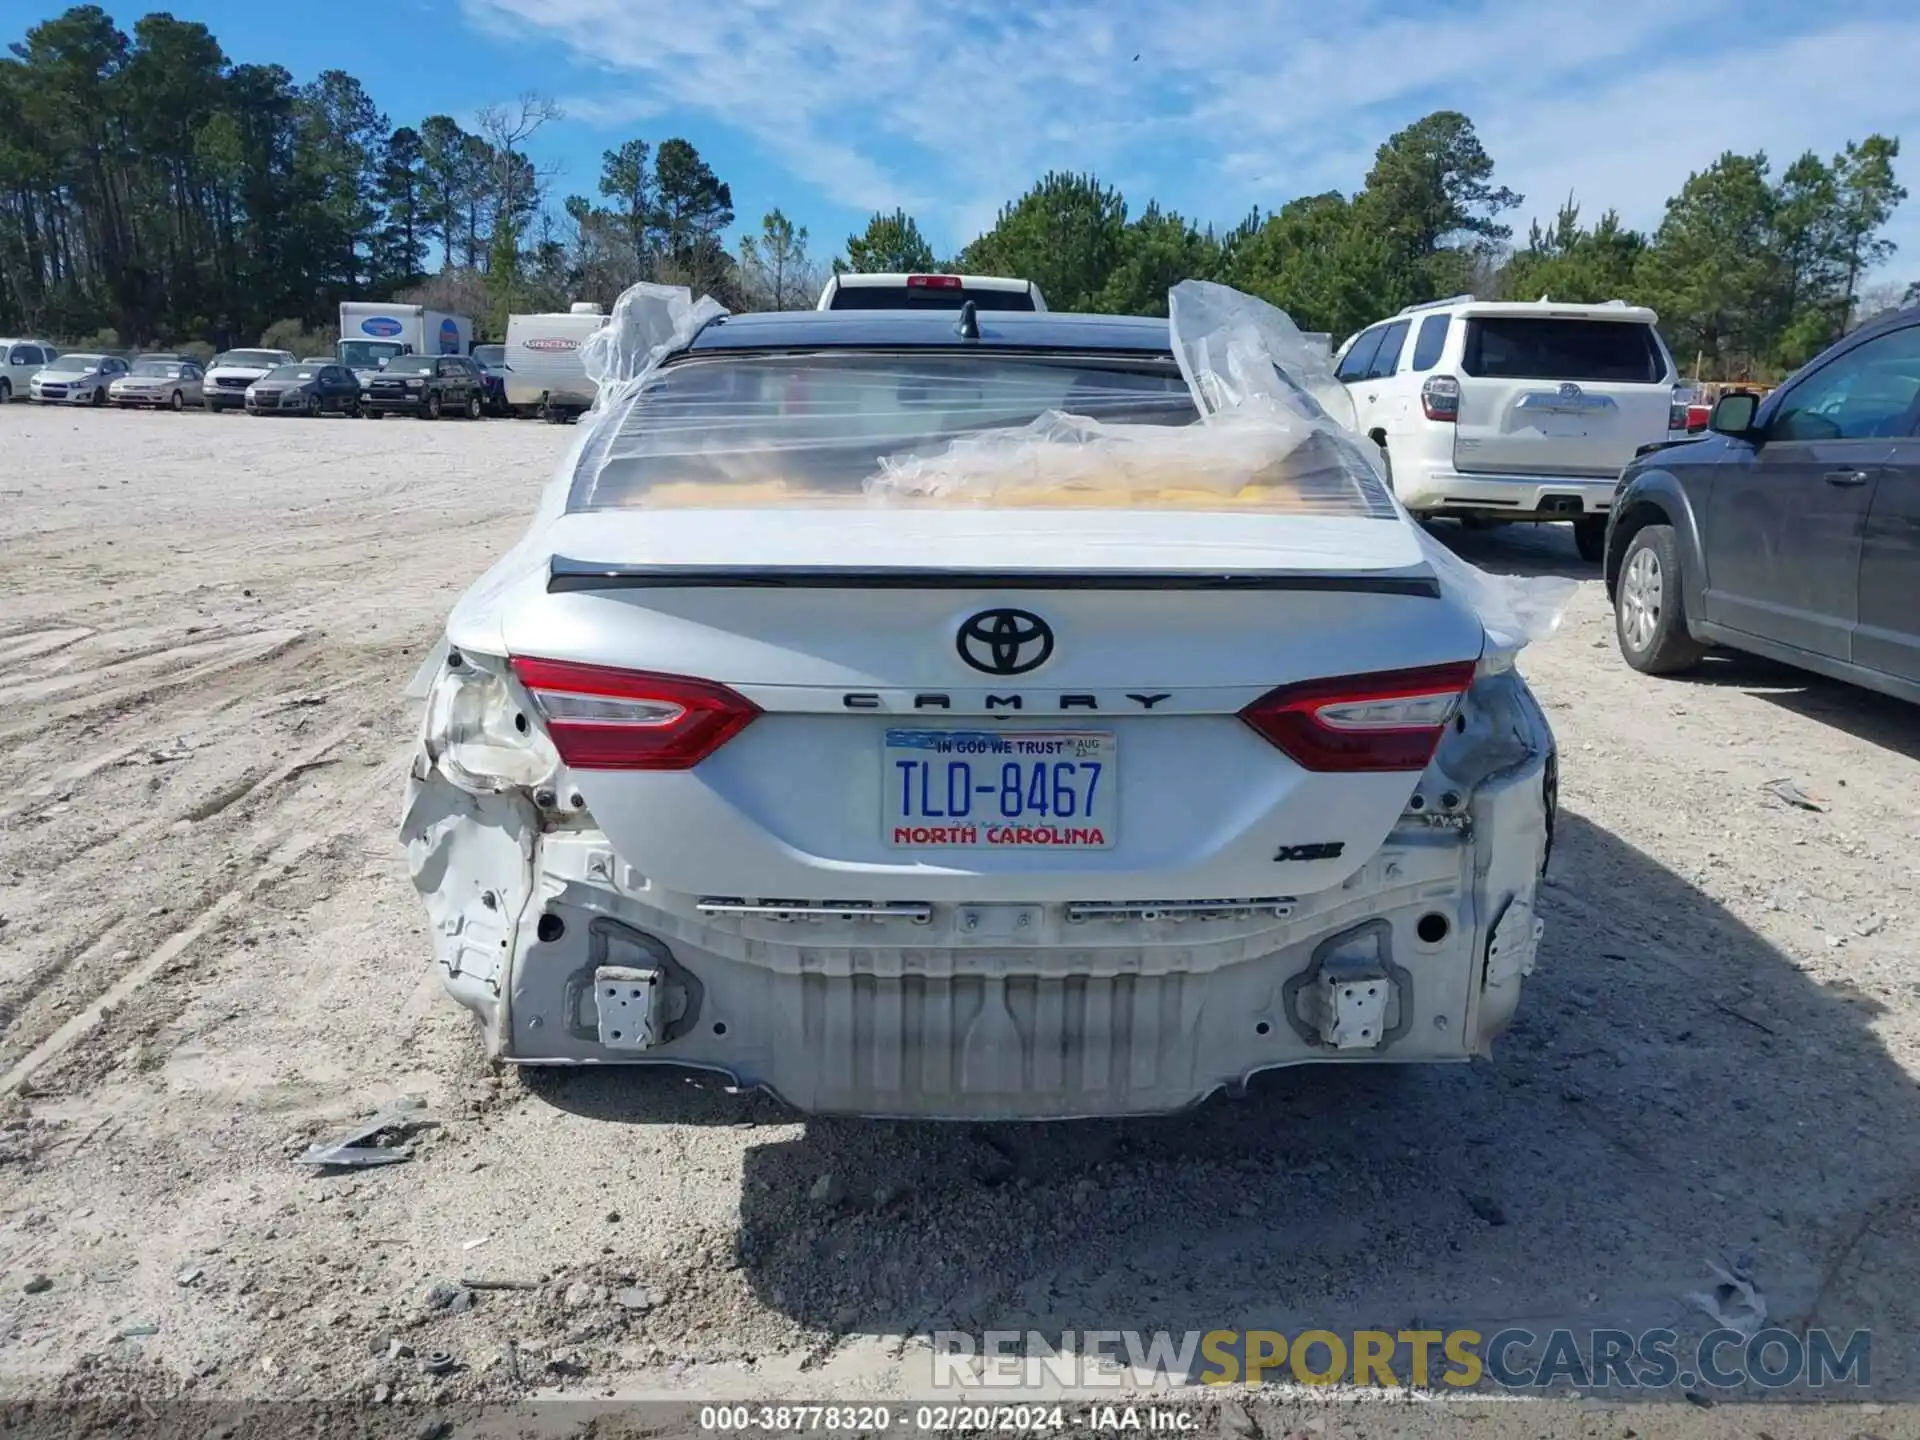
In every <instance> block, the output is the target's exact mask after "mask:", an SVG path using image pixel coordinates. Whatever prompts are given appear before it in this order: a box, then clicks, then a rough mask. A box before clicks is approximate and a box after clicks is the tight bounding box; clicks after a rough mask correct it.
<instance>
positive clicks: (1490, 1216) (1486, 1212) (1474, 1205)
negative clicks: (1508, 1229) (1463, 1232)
mask: <svg viewBox="0 0 1920 1440" xmlns="http://www.w3.org/2000/svg"><path fill="white" fill-rule="evenodd" d="M1466 1198H1467V1208H1468V1209H1469V1210H1471V1211H1473V1213H1474V1214H1475V1215H1477V1216H1478V1217H1479V1218H1480V1219H1482V1220H1484V1221H1486V1223H1487V1224H1489V1225H1504V1224H1506V1223H1507V1212H1506V1211H1505V1210H1503V1209H1502V1208H1501V1206H1500V1202H1499V1201H1498V1200H1495V1199H1493V1198H1491V1197H1490V1196H1486V1195H1469V1196H1467V1197H1466Z"/></svg>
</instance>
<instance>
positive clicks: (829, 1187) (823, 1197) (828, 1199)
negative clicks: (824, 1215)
mask: <svg viewBox="0 0 1920 1440" xmlns="http://www.w3.org/2000/svg"><path fill="white" fill-rule="evenodd" d="M846 1198H847V1187H846V1186H845V1185H844V1184H843V1183H842V1182H841V1180H840V1177H839V1176H838V1175H822V1176H821V1177H820V1178H819V1179H818V1180H816V1181H814V1182H813V1188H812V1189H811V1190H809V1191H807V1199H809V1200H811V1201H812V1202H813V1203H814V1204H815V1205H826V1206H833V1205H838V1204H839V1203H840V1202H841V1201H842V1200H844V1199H846Z"/></svg>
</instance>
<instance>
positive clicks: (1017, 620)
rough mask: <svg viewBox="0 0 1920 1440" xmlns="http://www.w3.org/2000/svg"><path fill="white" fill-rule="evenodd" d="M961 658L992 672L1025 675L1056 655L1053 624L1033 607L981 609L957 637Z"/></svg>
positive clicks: (966, 623)
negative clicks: (1029, 608)
mask: <svg viewBox="0 0 1920 1440" xmlns="http://www.w3.org/2000/svg"><path fill="white" fill-rule="evenodd" d="M954 648H955V649H957V650H958V651H959V652H960V658H961V659H962V660H964V661H966V662H967V664H969V665H971V666H972V667H973V668H974V669H976V670H984V671H985V672H986V673H987V674H989V675H1024V674H1026V673H1027V671H1029V670H1037V669H1039V668H1040V667H1041V666H1042V665H1044V664H1046V663H1047V657H1048V656H1050V655H1052V654H1053V627H1052V626H1051V625H1049V624H1047V622H1046V621H1044V620H1042V619H1041V618H1040V617H1039V616H1038V615H1036V614H1034V613H1033V612H1032V611H1031V610H982V611H981V612H980V613H979V614H978V615H970V616H968V617H967V619H965V620H964V621H962V622H961V624H960V633H959V634H958V635H957V636H955V637H954Z"/></svg>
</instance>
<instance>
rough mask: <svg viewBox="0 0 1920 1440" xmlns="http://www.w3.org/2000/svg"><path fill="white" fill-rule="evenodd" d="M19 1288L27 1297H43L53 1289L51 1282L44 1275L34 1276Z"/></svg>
mask: <svg viewBox="0 0 1920 1440" xmlns="http://www.w3.org/2000/svg"><path fill="white" fill-rule="evenodd" d="M20 1288H21V1290H23V1291H25V1292H26V1293H27V1294H29V1295H44V1294H46V1293H47V1291H49V1290H51V1289H52V1288H53V1281H51V1280H49V1279H48V1278H47V1277H46V1276H45V1275H35V1276H34V1277H33V1278H31V1279H30V1280H28V1281H27V1283H26V1284H24V1285H22V1286H21V1287H20Z"/></svg>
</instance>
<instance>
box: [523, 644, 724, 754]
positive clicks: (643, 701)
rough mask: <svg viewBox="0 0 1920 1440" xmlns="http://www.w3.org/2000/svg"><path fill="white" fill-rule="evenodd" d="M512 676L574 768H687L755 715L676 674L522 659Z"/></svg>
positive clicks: (712, 687) (717, 690)
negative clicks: (531, 699)
mask: <svg viewBox="0 0 1920 1440" xmlns="http://www.w3.org/2000/svg"><path fill="white" fill-rule="evenodd" d="M513 673H514V674H515V675H516V676H518V677H519V680H520V683H521V684H522V685H524V686H525V687H526V688H527V691H528V693H529V694H531V695H532V696H533V702H534V704H535V705H537V706H538V707H539V708H540V715H541V718H542V719H543V720H545V721H546V729H547V734H548V736H550V737H551V738H552V740H553V748H554V749H555V750H557V751H559V752H560V758H561V759H562V760H564V761H565V762H566V763H567V764H568V765H571V766H573V767H574V768H575V769H579V770H690V769H692V768H693V767H694V766H695V765H698V764H699V763H700V762H701V761H702V760H704V759H706V758H707V757H708V756H709V755H711V754H713V752H714V751H716V750H718V749H719V748H720V747H721V746H722V745H724V744H726V743H727V741H729V740H731V739H732V738H733V737H734V736H735V735H738V734H739V733H740V732H741V731H742V730H743V729H745V728H746V727H747V725H748V723H749V722H751V721H752V719H753V717H754V716H756V715H758V714H759V713H760V707H759V706H757V705H755V704H754V703H753V702H752V701H751V700H749V699H747V698H746V697H745V696H744V695H736V694H735V693H734V692H733V691H731V690H729V689H728V688H727V687H726V686H724V685H716V684H714V683H713V682H712V681H710V680H690V679H687V678H686V677H684V676H680V675H653V674H649V673H647V672H646V671H643V670H618V669H615V668H613V667H612V666H610V665H578V664H575V663H574V662H572V661H570V660H534V659H529V658H526V657H520V658H517V659H515V660H514V662H513Z"/></svg>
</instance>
